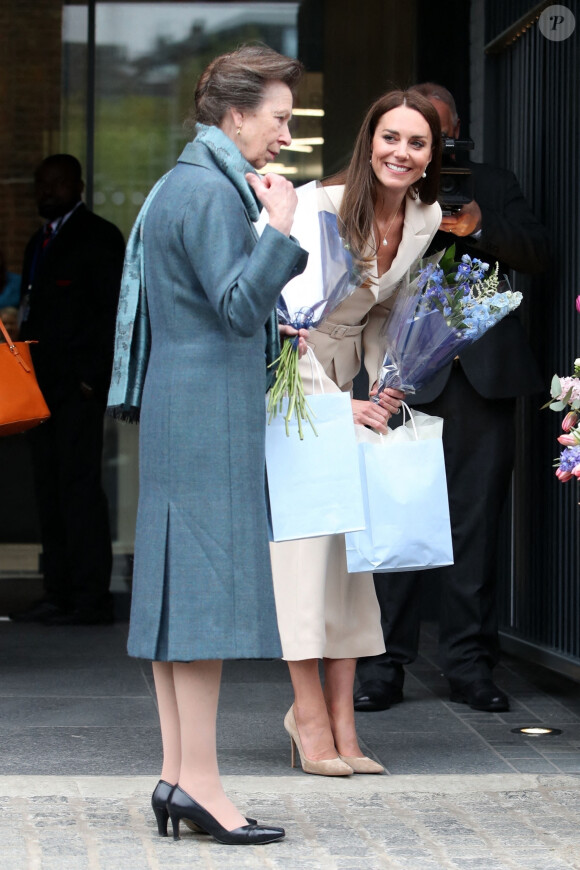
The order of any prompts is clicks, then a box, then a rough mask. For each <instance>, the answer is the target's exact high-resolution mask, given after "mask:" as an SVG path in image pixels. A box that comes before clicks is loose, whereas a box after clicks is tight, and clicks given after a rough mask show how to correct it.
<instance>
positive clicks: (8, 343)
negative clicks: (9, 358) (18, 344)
mask: <svg viewBox="0 0 580 870" xmlns="http://www.w3.org/2000/svg"><path fill="white" fill-rule="evenodd" d="M0 329H1V330H2V333H3V335H4V338H5V339H6V344H7V345H8V346H9V347H14V342H13V341H12V339H11V338H10V336H9V334H8V330H7V329H6V327H5V326H4V324H3V323H2V318H1V317H0Z"/></svg>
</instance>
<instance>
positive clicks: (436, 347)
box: [378, 245, 522, 394]
mask: <svg viewBox="0 0 580 870" xmlns="http://www.w3.org/2000/svg"><path fill="white" fill-rule="evenodd" d="M488 271H489V263H484V262H482V261H481V260H478V259H477V258H473V259H472V258H471V257H469V256H468V255H467V254H464V255H463V257H462V258H461V261H460V262H456V261H455V246H454V245H452V246H451V247H450V248H448V249H447V250H446V251H445V252H443V253H438V254H435V255H434V256H433V257H430V258H428V259H427V260H422V261H420V262H419V263H418V264H417V265H416V267H415V268H414V269H413V270H411V273H410V279H409V281H408V282H407V283H406V284H404V286H402V287H401V288H400V289H399V290H398V295H397V299H396V300H395V303H394V305H393V309H392V312H391V315H390V317H389V319H388V320H387V323H386V325H385V328H384V330H383V335H382V365H381V366H380V369H379V373H378V392H379V393H380V392H381V390H383V389H384V388H385V387H394V388H396V389H399V390H403V392H405V393H408V394H412V393H415V392H417V391H418V390H420V389H421V388H422V387H423V386H425V384H427V383H428V382H429V380H430V379H431V378H432V377H433V375H435V374H436V372H437V371H438V370H439V369H441V368H443V367H444V366H445V365H447V364H448V363H450V362H451V361H452V360H453V359H454V358H455V357H456V356H457V354H458V353H460V352H461V351H462V350H464V349H465V348H466V347H467V346H469V345H470V344H472V343H473V342H474V341H477V339H478V338H481V336H482V335H484V334H485V333H486V332H487V330H488V329H491V327H493V326H494V325H495V324H496V323H498V322H499V321H500V320H502V318H504V317H505V316H506V315H507V314H509V313H510V312H511V311H514V310H515V309H516V308H517V307H518V305H519V304H520V302H521V301H522V294H521V293H518V292H513V291H512V290H511V288H510V285H509V283H508V281H507V278H504V279H501V280H500V278H499V276H498V265H497V263H496V265H495V268H494V269H493V270H492V271H491V273H489V274H488Z"/></svg>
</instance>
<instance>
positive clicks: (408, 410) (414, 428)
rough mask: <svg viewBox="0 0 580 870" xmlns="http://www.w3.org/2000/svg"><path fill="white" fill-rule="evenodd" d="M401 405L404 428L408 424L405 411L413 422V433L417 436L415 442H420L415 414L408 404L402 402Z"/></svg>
mask: <svg viewBox="0 0 580 870" xmlns="http://www.w3.org/2000/svg"><path fill="white" fill-rule="evenodd" d="M401 405H402V406H403V426H404V425H405V423H406V420H405V411H406V412H407V414H408V415H409V420H410V421H411V425H412V426H413V432H414V434H415V441H418V440H419V435H418V434H417V427H416V426H415V420H414V419H413V413H412V411H411V409H410V408H409V406H408V405H407V403H406V402H401Z"/></svg>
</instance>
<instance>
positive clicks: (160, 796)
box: [151, 779, 175, 837]
mask: <svg viewBox="0 0 580 870" xmlns="http://www.w3.org/2000/svg"><path fill="white" fill-rule="evenodd" d="M174 788H175V786H174V785H170V783H168V782H165V780H164V779H160V780H159V782H158V783H157V785H156V786H155V791H154V792H153V794H152V795H151V806H152V807H153V812H154V813H155V818H156V819H157V830H158V831H159V836H160V837H166V836H167V822H168V821H169V813H168V812H167V801H168V799H169V796H170V794H171V792H172V791H173V789H174Z"/></svg>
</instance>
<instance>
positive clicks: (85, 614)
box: [43, 608, 115, 625]
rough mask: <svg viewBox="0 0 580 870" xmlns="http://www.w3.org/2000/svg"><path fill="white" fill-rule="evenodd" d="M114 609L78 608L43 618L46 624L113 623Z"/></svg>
mask: <svg viewBox="0 0 580 870" xmlns="http://www.w3.org/2000/svg"><path fill="white" fill-rule="evenodd" d="M114 621H115V620H114V616H113V611H112V610H84V609H80V608H77V609H76V610H71V611H69V612H68V613H63V612H62V611H59V612H58V613H55V614H54V615H53V616H48V617H47V618H46V619H43V622H44V624H45V625H112V623H113V622H114Z"/></svg>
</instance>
